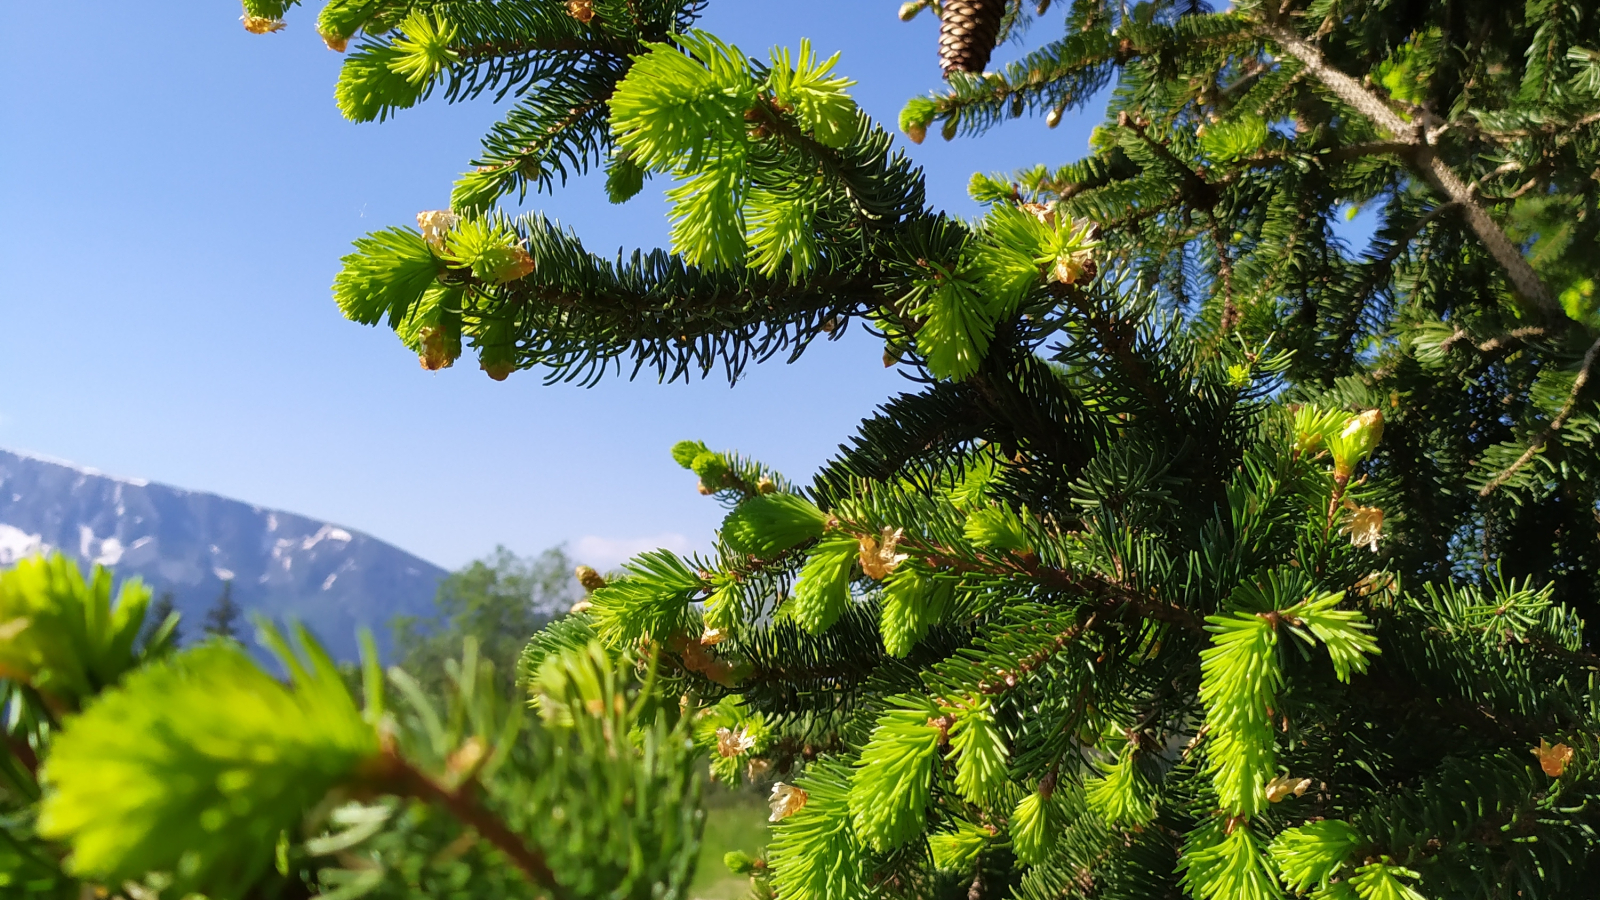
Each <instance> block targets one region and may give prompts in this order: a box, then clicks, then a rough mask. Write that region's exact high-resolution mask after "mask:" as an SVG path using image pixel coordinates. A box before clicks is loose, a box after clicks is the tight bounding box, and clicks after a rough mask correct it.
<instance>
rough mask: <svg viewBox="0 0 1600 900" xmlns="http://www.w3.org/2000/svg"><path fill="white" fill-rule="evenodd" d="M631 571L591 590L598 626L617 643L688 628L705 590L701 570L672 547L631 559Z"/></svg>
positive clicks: (628, 643)
mask: <svg viewBox="0 0 1600 900" xmlns="http://www.w3.org/2000/svg"><path fill="white" fill-rule="evenodd" d="M623 568H624V569H625V570H626V571H627V575H626V576H624V577H623V578H619V579H617V580H615V581H612V582H611V583H610V584H608V585H606V586H605V587H603V588H601V589H599V590H597V591H595V592H594V593H592V594H590V595H589V603H590V608H589V614H590V615H591V616H592V617H593V618H594V627H595V631H596V632H597V633H598V634H599V635H600V636H601V637H602V638H603V639H605V641H606V642H607V643H609V644H610V645H612V646H622V647H628V646H632V645H633V644H634V643H636V642H638V641H639V640H641V639H645V638H650V639H653V640H662V639H665V638H667V637H669V636H671V635H673V634H676V633H679V632H681V631H683V630H684V629H686V628H688V626H689V623H690V622H691V621H692V620H693V618H694V614H693V611H692V610H691V609H690V607H689V604H690V602H692V601H693V600H694V599H695V597H696V596H698V595H699V594H700V592H701V591H702V590H704V589H705V582H704V581H703V580H702V579H701V577H700V575H699V573H697V572H695V571H694V570H693V569H690V568H689V567H688V565H687V564H685V563H684V561H683V560H682V559H679V558H678V556H677V555H675V554H673V553H672V552H671V551H668V550H655V551H652V552H650V553H644V554H641V555H639V556H637V557H634V558H633V559H632V560H630V561H629V562H628V563H627V565H625V566H624V567H623Z"/></svg>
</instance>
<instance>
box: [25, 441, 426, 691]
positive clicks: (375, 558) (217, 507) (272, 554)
mask: <svg viewBox="0 0 1600 900" xmlns="http://www.w3.org/2000/svg"><path fill="white" fill-rule="evenodd" d="M40 550H60V551H61V552H63V553H66V554H68V555H71V556H74V557H76V558H77V559H78V560H79V561H80V562H81V563H82V564H83V565H84V567H85V569H87V567H88V563H100V564H102V565H105V566H107V567H110V568H111V569H113V571H114V572H115V574H116V576H117V578H119V579H121V578H126V577H131V576H134V575H137V576H139V577H140V578H142V579H143V580H144V582H145V583H146V584H148V585H150V587H151V588H152V589H153V590H154V591H155V592H156V593H157V594H158V595H159V594H160V593H161V592H163V591H171V592H172V595H173V599H174V602H175V603H176V604H177V607H178V610H179V611H180V612H182V613H183V630H184V634H185V636H186V638H192V637H194V636H196V635H199V634H200V632H201V628H202V623H203V619H204V616H205V612H206V610H207V609H209V608H210V607H211V605H212V604H213V603H215V602H216V599H217V597H218V595H219V594H220V593H221V592H222V585H223V582H224V581H232V582H233V599H234V601H235V602H236V603H238V604H239V606H241V607H242V608H243V609H244V610H245V611H246V612H260V613H265V614H266V615H268V616H271V617H273V618H275V619H280V620H281V619H284V618H290V617H292V618H295V619H298V620H299V621H302V622H304V623H306V624H307V625H308V626H310V627H311V629H312V630H313V631H315V632H316V633H317V635H318V636H319V637H320V638H321V639H322V640H323V642H324V643H325V645H326V646H327V647H328V648H329V650H330V651H332V652H333V653H334V654H335V656H338V657H341V658H344V659H354V658H355V656H356V638H355V634H356V629H357V628H358V627H360V626H362V625H365V626H368V627H371V628H372V629H373V632H374V634H375V636H376V637H377V638H378V639H379V643H380V646H382V645H386V644H387V640H386V639H387V637H388V628H387V623H388V621H389V619H390V618H392V617H393V616H395V615H396V614H399V613H406V614H411V615H427V614H429V613H430V612H431V611H432V609H433V598H434V590H435V588H436V587H437V585H438V583H439V579H440V578H442V577H444V575H445V572H444V570H443V569H441V568H439V567H438V566H435V565H434V564H432V563H430V562H426V561H424V560H421V559H418V558H417V557H415V556H412V555H411V554H409V553H406V552H405V551H403V550H401V549H399V548H397V547H393V546H391V545H389V544H385V543H384V542H382V541H380V540H378V539H376V538H373V537H370V536H368V535H365V534H362V533H360V532H358V531H352V530H350V529H347V528H340V527H339V526H337V525H332V524H329V523H327V522H319V521H317V520H315V519H309V518H306V517H305V516H300V515H295V514H294V513H288V512H281V511H278V510H271V509H262V508H261V507H259V506H251V505H250V504H248V503H241V502H240V501H238V500H229V499H227V498H226V497H218V496H216V495H215V494H205V493H201V492H199V491H186V490H182V489H180V488H175V487H168V486H166V485H162V484H152V483H150V482H146V481H139V480H130V479H122V478H112V477H110V476H107V475H102V474H100V473H98V472H96V471H94V470H92V469H84V468H79V467H77V466H72V465H68V464H65V463H60V462H54V461H51V460H46V459H40V458H37V457H32V456H25V455H21V454H17V453H12V452H9V451H5V450H0V566H5V565H10V564H11V563H13V562H15V561H16V560H18V559H20V558H21V557H23V556H26V555H28V554H30V553H36V552H39V551H40ZM240 630H241V636H242V637H245V638H246V639H247V640H248V637H249V635H250V634H251V633H252V629H251V628H250V626H249V624H248V622H247V621H244V622H241V629H240Z"/></svg>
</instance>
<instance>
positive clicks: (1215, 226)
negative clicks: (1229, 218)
mask: <svg viewBox="0 0 1600 900" xmlns="http://www.w3.org/2000/svg"><path fill="white" fill-rule="evenodd" d="M1206 218H1207V219H1208V220H1209V222H1210V226H1211V227H1210V229H1209V230H1210V232H1211V241H1212V243H1214V244H1216V246H1217V271H1218V272H1219V273H1220V274H1221V275H1222V319H1221V321H1220V322H1219V323H1218V330H1219V331H1220V332H1221V333H1223V334H1227V333H1228V332H1230V331H1232V330H1233V326H1235V325H1237V324H1239V307H1238V306H1237V305H1235V304H1234V300H1233V258H1232V257H1230V256H1229V255H1228V244H1227V241H1225V240H1223V237H1222V223H1221V222H1218V221H1217V214H1216V213H1215V212H1214V211H1212V210H1209V209H1208V210H1206Z"/></svg>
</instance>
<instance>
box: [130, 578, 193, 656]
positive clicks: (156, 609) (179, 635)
mask: <svg viewBox="0 0 1600 900" xmlns="http://www.w3.org/2000/svg"><path fill="white" fill-rule="evenodd" d="M177 614H178V607H177V604H176V603H174V602H173V599H172V592H171V591H162V592H161V596H159V597H157V598H156V602H154V603H152V604H150V611H149V612H148V613H146V614H145V623H144V630H143V631H142V632H140V635H139V642H140V643H142V644H148V643H150V642H151V641H152V640H153V639H154V638H155V636H156V635H157V634H158V633H160V632H161V630H162V629H163V628H166V631H167V641H168V642H169V643H170V644H171V645H172V646H174V647H176V646H178V645H180V644H182V643H183V626H182V625H181V624H179V621H178V619H177V618H174V616H176V615H177ZM169 619H170V620H171V624H170V626H169V625H168V620H169Z"/></svg>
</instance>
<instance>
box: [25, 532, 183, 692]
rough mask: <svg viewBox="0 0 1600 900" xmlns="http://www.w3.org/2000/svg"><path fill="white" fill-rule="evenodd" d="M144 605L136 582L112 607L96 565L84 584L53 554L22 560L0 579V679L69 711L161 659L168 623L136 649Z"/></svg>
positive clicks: (105, 574)
mask: <svg viewBox="0 0 1600 900" xmlns="http://www.w3.org/2000/svg"><path fill="white" fill-rule="evenodd" d="M149 605H150V591H149V589H148V588H146V587H145V586H144V585H143V584H141V583H140V582H139V581H138V580H137V579H134V580H130V581H124V582H123V583H122V587H121V589H120V590H119V591H118V592H117V595H116V601H115V603H113V601H112V596H111V573H110V572H109V571H107V570H106V569H104V568H101V567H100V566H98V565H96V566H95V567H94V571H93V574H92V575H91V576H90V577H89V580H88V581H85V580H84V578H83V575H82V573H81V572H79V571H78V566H77V563H75V562H73V561H72V560H69V559H67V558H66V557H65V556H62V555H60V554H59V553H55V554H51V555H50V556H49V557H45V558H33V559H25V560H23V561H21V562H19V563H17V565H16V567H14V568H12V569H11V570H9V571H6V572H3V573H0V677H4V678H9V679H13V680H15V681H18V682H21V683H23V684H27V685H30V686H32V687H33V688H34V689H35V690H37V691H39V693H40V694H42V695H44V696H45V697H47V698H49V699H50V701H51V702H52V703H53V704H55V705H56V706H57V707H58V708H60V709H62V710H70V709H75V708H77V707H78V706H79V705H80V704H82V703H83V702H84V701H85V700H87V699H88V698H90V697H92V696H93V695H94V694H95V693H96V692H98V691H99V690H101V689H103V688H106V687H109V686H111V685H112V684H115V683H116V682H117V680H118V679H119V678H121V677H122V675H123V673H125V672H128V671H129V670H131V669H133V668H134V667H136V666H137V665H139V664H140V662H142V661H143V660H144V659H146V658H151V657H155V656H159V655H160V654H161V653H163V652H165V650H166V642H167V635H169V634H170V633H171V631H172V627H173V625H174V624H175V621H176V620H175V619H174V620H169V621H167V622H163V623H159V625H158V630H157V631H156V632H155V633H154V635H153V637H152V639H151V640H149V641H147V642H146V643H145V645H144V646H143V647H136V646H135V641H136V639H137V638H138V637H139V632H140V629H142V628H143V627H144V620H145V610H146V609H147V608H148V607H149Z"/></svg>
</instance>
